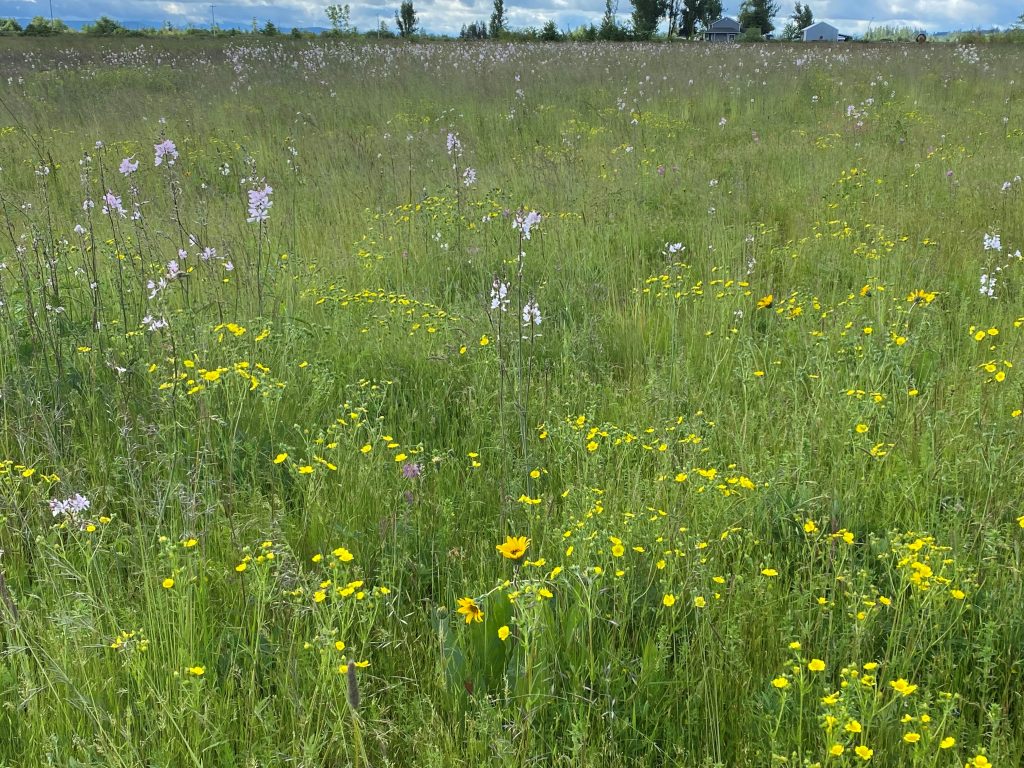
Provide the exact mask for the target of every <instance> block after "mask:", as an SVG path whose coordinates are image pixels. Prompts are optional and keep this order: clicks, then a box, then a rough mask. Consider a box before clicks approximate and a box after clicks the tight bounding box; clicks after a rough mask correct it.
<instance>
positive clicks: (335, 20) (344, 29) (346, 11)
mask: <svg viewBox="0 0 1024 768" xmlns="http://www.w3.org/2000/svg"><path fill="white" fill-rule="evenodd" d="M324 13H326V14H327V20H328V21H330V22H331V34H334V35H348V34H351V33H352V31H353V28H352V9H351V8H350V7H349V5H348V3H345V4H344V5H339V4H338V3H334V4H332V5H328V6H327V7H326V8H325V9H324Z"/></svg>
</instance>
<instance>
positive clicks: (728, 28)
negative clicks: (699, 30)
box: [708, 16, 740, 32]
mask: <svg viewBox="0 0 1024 768" xmlns="http://www.w3.org/2000/svg"><path fill="white" fill-rule="evenodd" d="M708 31H709V32H739V31H740V23H739V22H738V21H736V19H731V18H729V17H728V16H723V17H722V18H720V19H719V20H718V21H715V22H713V23H712V24H711V26H710V27H708Z"/></svg>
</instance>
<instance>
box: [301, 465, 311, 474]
mask: <svg viewBox="0 0 1024 768" xmlns="http://www.w3.org/2000/svg"><path fill="white" fill-rule="evenodd" d="M299 474H300V475H311V474H313V468H312V467H311V466H310V465H309V464H304V465H302V466H301V467H299Z"/></svg>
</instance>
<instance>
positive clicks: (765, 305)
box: [757, 293, 775, 309]
mask: <svg viewBox="0 0 1024 768" xmlns="http://www.w3.org/2000/svg"><path fill="white" fill-rule="evenodd" d="M774 303H775V296H773V295H772V294H770V293H769V294H768V295H767V296H762V297H761V298H760V299H758V300H757V308H758V309H771V308H772V304H774Z"/></svg>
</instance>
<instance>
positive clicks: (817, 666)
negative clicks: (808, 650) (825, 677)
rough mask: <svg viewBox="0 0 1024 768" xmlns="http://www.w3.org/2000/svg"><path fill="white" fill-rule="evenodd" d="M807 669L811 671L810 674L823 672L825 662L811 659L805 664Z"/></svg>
mask: <svg viewBox="0 0 1024 768" xmlns="http://www.w3.org/2000/svg"><path fill="white" fill-rule="evenodd" d="M807 668H808V669H809V670H811V672H824V671H825V662H824V661H822V660H821V659H811V660H810V662H808V664H807Z"/></svg>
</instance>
